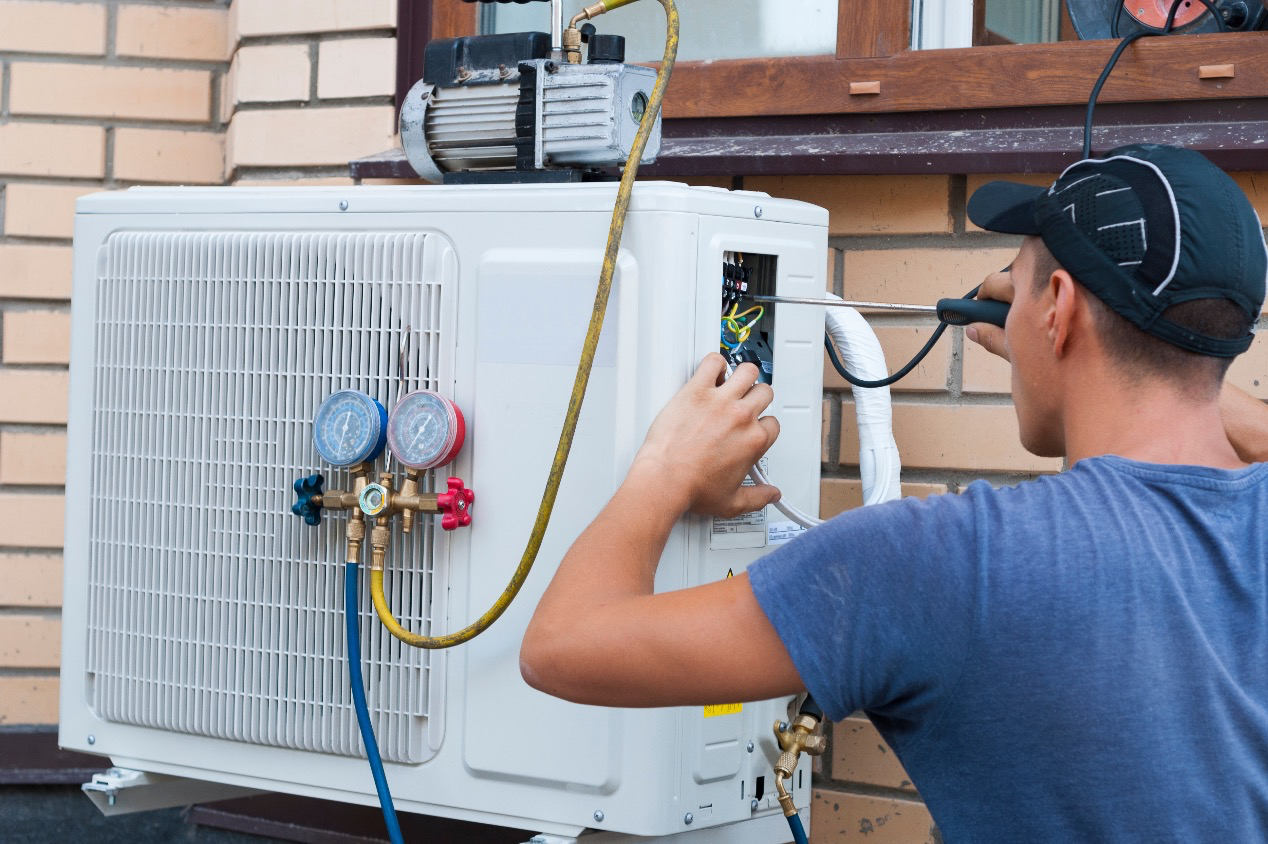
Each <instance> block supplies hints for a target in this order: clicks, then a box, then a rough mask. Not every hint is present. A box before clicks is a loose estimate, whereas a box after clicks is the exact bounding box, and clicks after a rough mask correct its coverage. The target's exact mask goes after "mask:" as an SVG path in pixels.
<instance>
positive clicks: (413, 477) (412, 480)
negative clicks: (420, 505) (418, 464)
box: [401, 469, 418, 536]
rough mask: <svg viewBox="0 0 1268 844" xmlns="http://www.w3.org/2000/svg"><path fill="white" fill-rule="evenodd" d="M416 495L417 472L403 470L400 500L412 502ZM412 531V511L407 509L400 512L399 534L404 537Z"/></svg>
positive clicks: (414, 470)
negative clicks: (403, 480) (403, 477)
mask: <svg viewBox="0 0 1268 844" xmlns="http://www.w3.org/2000/svg"><path fill="white" fill-rule="evenodd" d="M416 495H418V470H417V469H406V470H405V483H403V484H401V500H403V501H413V500H415V499H414V496H416ZM413 529H414V510H413V509H411V508H409V507H407V508H405V509H404V510H402V511H401V532H402V533H404V534H405V535H406V536H408V535H409V533H410V531H412V530H413Z"/></svg>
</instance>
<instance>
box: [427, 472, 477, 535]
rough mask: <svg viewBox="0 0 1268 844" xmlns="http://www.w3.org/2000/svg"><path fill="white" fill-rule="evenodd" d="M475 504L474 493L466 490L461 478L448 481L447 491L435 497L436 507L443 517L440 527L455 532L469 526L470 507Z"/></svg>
mask: <svg viewBox="0 0 1268 844" xmlns="http://www.w3.org/2000/svg"><path fill="white" fill-rule="evenodd" d="M474 503H475V493H474V492H472V491H471V490H469V489H467V485H466V484H465V483H463V481H462V478H450V479H449V491H448V492H442V493H440V495H437V496H436V506H438V507H439V508H440V512H442V513H444V514H445V515H444V516H442V517H441V519H440V526H441V527H442V528H444V529H445V530H456V529H457V528H460V527H467V526H468V525H470V524H471V505H472V504H474Z"/></svg>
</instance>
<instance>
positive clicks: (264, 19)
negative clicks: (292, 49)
mask: <svg viewBox="0 0 1268 844" xmlns="http://www.w3.org/2000/svg"><path fill="white" fill-rule="evenodd" d="M233 5H234V7H235V12H236V14H237V16H238V35H239V37H248V36H252V35H285V34H289V33H300V32H347V31H352V30H358V29H391V28H393V27H395V26H396V2H395V0H236V2H235V3H234V4H233Z"/></svg>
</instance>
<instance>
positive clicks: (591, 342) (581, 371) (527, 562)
mask: <svg viewBox="0 0 1268 844" xmlns="http://www.w3.org/2000/svg"><path fill="white" fill-rule="evenodd" d="M629 2H633V0H610V1H609V2H608V3H606V4H605V5H606V6H607V7H608V8H609V9H612V8H617V7H618V6H624V5H626V4H627V3H629ZM660 4H661V5H662V6H664V7H665V18H666V21H665V23H666V31H665V57H664V59H663V60H662V62H661V65H660V72H659V73H658V74H657V75H656V84H655V86H654V87H653V88H652V95H651V97H650V99H649V100H648V103H647V111H646V113H644V115H643V120H642V122H641V123H640V124H639V127H638V134H637V135H636V136H635V138H634V145H633V147H632V148H631V149H630V156H629V159H628V160H627V161H626V164H625V171H624V173H623V174H622V176H621V186H620V188H619V189H618V190H617V192H616V208H615V209H613V211H612V225H611V227H610V228H609V229H608V245H607V251H606V252H605V253H604V255H603V271H602V273H601V274H600V276H599V287H598V289H597V290H596V291H595V294H594V311H593V313H592V314H591V316H590V328H589V331H587V332H586V339H585V344H584V345H583V346H582V348H581V360H580V362H579V363H578V364H577V379H576V381H575V382H574V383H573V387H572V396H571V397H570V398H569V399H568V413H567V415H566V416H565V417H564V427H563V430H562V431H560V433H559V445H558V447H557V448H556V449H555V459H554V461H553V462H552V463H551V466H550V475H549V476H548V478H547V480H546V490H545V492H543V493H542V502H541V505H540V506H539V507H538V508H537V521H536V522H534V524H533V532H532V533H531V534H530V535H529V538H528V547H526V548H525V549H524V555H523V557H521V558H520V564H519V566H518V567H517V568H516V569H515V573H514V574H513V575H511V580H510V582H509V583H507V584H506V589H504V590H503V591H502V594H501V595H500V596H499V597H498V599H497V601H495V602H494V604H493V606H491V607H489V610H488V612H486V613H485V614H484V615H482V616H480V617H479V618H478V619H476V620H475V621H474V622H472V623H471V624H470V625H468V626H467V627H464V628H463V629H462V630H459V631H457V632H456V633H449V634H446V635H444V636H420V635H418V634H417V633H411V632H410V631H408V630H406V629H405V628H404V627H402V626H401V625H400V622H398V621H397V620H396V617H395V616H394V615H393V614H392V610H391V608H390V607H388V605H387V598H386V597H385V596H384V594H383V571H382V570H381V569H378V570H371V572H370V594H371V596H372V597H373V599H374V609H375V610H376V611H377V612H378V614H379V620H380V621H382V622H383V626H384V627H386V628H387V630H388V632H389V633H391V634H392V635H393V636H395V637H396V638H398V639H400V640H401V641H402V642H404V643H405V644H407V645H413V646H414V647H416V648H427V649H429V650H441V649H444V648H452V647H454V646H455V645H461V644H462V643H463V642H466V641H468V640H470V639H473V638H475V637H476V636H478V635H480V634H481V633H483V632H484V631H485V630H486V629H488V627H489V626H490V625H492V624H493V622H495V621H497V620H498V618H500V617H501V615H502V613H504V612H506V608H507V607H509V606H510V605H511V601H513V600H515V596H516V595H518V594H519V591H520V588H521V587H522V586H523V585H524V581H525V580H527V579H528V573H529V571H531V570H532V568H533V563H534V562H535V561H536V560H537V552H538V551H539V550H540V549H541V546H542V540H543V538H544V537H545V535H546V526H547V525H548V524H549V523H550V516H551V513H552V512H553V511H554V509H555V498H556V497H557V496H558V494H559V484H560V482H561V481H562V480H563V476H564V467H565V466H566V465H567V463H568V452H569V451H570V450H571V449H572V439H573V435H574V434H575V433H576V430H577V419H578V417H579V416H580V415H581V403H582V401H584V399H585V395H586V386H587V385H588V384H589V382H590V370H591V368H592V366H593V364H594V354H595V350H596V349H597V348H598V345H599V334H600V332H601V331H602V330H603V316H604V314H605V313H606V312H607V309H608V296H609V294H610V293H611V292H612V277H613V275H615V273H616V259H617V255H618V254H619V252H620V249H621V235H622V234H623V233H624V231H625V214H626V212H627V211H628V210H629V207H630V194H631V193H632V192H633V190H634V179H635V177H636V176H637V175H638V165H639V162H640V161H641V160H642V158H643V152H644V150H645V149H646V148H647V141H648V139H649V138H650V137H651V134H652V129H653V128H654V127H655V125H656V118H657V116H658V115H659V114H660V107H661V103H662V101H663V100H664V98H665V89H666V88H667V87H668V86H669V77H670V75H671V74H672V73H673V71H674V61H675V60H676V59H677V57H678V8H677V7H676V6H675V5H674V0H660Z"/></svg>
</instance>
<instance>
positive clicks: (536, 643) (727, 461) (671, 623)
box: [520, 354, 805, 706]
mask: <svg viewBox="0 0 1268 844" xmlns="http://www.w3.org/2000/svg"><path fill="white" fill-rule="evenodd" d="M725 375H726V361H725V360H724V359H723V358H722V356H721V355H716V354H715V355H709V356H708V357H707V358H705V359H704V361H703V362H702V363H701V364H700V368H699V369H697V370H696V374H695V375H693V376H692V378H691V380H690V381H689V382H687V385H686V386H685V387H683V389H682V390H680V391H679V392H678V394H677V395H676V396H674V398H673V399H672V400H670V402H669V404H668V405H666V406H665V409H664V410H662V411H661V413H660V415H659V416H657V417H656V421H655V422H653V423H652V427H651V430H650V431H648V434H647V440H646V441H645V442H644V444H643V447H642V448H641V449H640V450H639V452H638V454H637V455H635V458H634V463H633V465H632V466H631V467H630V471H629V474H628V475H626V478H625V482H624V483H622V484H621V486H620V488H619V489H618V490H617V491H616V495H614V496H613V497H612V500H611V501H609V502H608V505H607V506H606V507H604V508H603V511H602V512H601V513H599V515H598V517H597V518H596V519H595V520H594V521H593V522H592V523H591V524H590V526H589V527H587V528H586V529H585V531H583V532H582V534H581V536H579V537H577V540H576V542H574V543H573V545H572V548H570V549H569V550H568V553H567V554H566V555H565V556H564V559H563V562H562V563H560V565H559V570H558V571H557V572H556V573H555V577H554V580H552V581H551V584H550V588H548V589H547V590H546V594H545V595H543V596H542V599H541V601H540V602H539V603H538V605H537V611H536V612H535V613H534V615H533V620H532V622H531V623H530V624H529V626H528V630H527V632H526V633H525V634H524V642H523V645H522V647H521V649H520V670H521V672H522V673H523V675H524V680H525V681H526V682H527V683H528V684H529V685H530V686H532V687H533V688H536V689H540V690H541V691H543V692H546V693H548V694H552V695H556V696H558V697H563V698H566V699H568V700H573V701H576V702H578V703H589V704H599V705H605V706H684V705H687V704H705V703H720V702H723V701H730V700H764V699H766V698H770V697H776V696H778V695H784V694H796V693H797V692H799V691H801V690H803V689H804V688H805V684H804V683H802V681H801V677H800V676H799V675H798V673H797V669H796V668H795V667H794V666H793V663H792V659H791V658H790V657H789V656H788V651H787V650H786V649H785V648H784V644H783V642H782V641H780V638H779V636H778V634H777V633H776V632H775V628H774V627H773V626H771V623H770V620H769V619H767V617H766V614H765V612H763V611H762V608H761V607H760V606H759V605H758V603H757V598H756V597H755V596H754V595H753V589H752V587H751V586H750V585H749V580H748V575H747V573H743V574H739V575H736V576H735V577H728V578H725V579H723V580H719V581H715V582H713V583H709V584H705V585H703V586H697V587H694V588H691V589H677V590H673V591H670V592H663V593H659V594H656V593H655V583H656V566H657V564H658V563H659V561H660V557H661V554H663V553H664V551H665V544H666V542H667V540H668V538H669V535H670V532H671V531H672V530H673V527H674V524H675V523H676V522H677V521H678V520H679V519H680V518H681V517H682V516H683V514H684V513H686V512H687V511H688V510H693V511H695V512H697V513H702V514H709V515H721V516H733V515H738V514H740V513H747V512H750V511H753V510H760V509H761V508H762V507H764V506H766V505H767V504H769V503H771V502H772V501H774V500H776V499H777V498H778V497H779V490H777V489H775V488H774V487H772V486H760V487H741V483H743V481H744V476H745V475H746V474H747V473H748V471H749V469H750V468H751V467H752V465H753V464H754V463H755V462H756V461H757V459H758V458H759V457H761V456H762V455H763V454H764V453H765V452H766V450H767V449H768V448H770V446H771V443H773V442H774V441H775V438H776V437H777V436H779V425H778V424H777V423H776V421H775V420H774V419H772V418H769V417H766V418H763V417H762V416H761V413H762V411H763V410H765V409H766V407H767V406H768V405H769V404H770V402H771V399H772V398H773V396H774V394H773V392H772V391H771V388H770V387H768V386H766V385H765V384H758V383H756V381H757V368H756V367H754V366H753V365H752V364H744V365H742V366H740V367H739V368H738V369H736V370H735V372H734V374H732V375H731V377H730V378H729V379H727V380H725V381H724V380H723V379H724V377H725ZM737 641H738V642H743V643H744V647H742V648H737V647H734V643H735V642H737Z"/></svg>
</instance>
